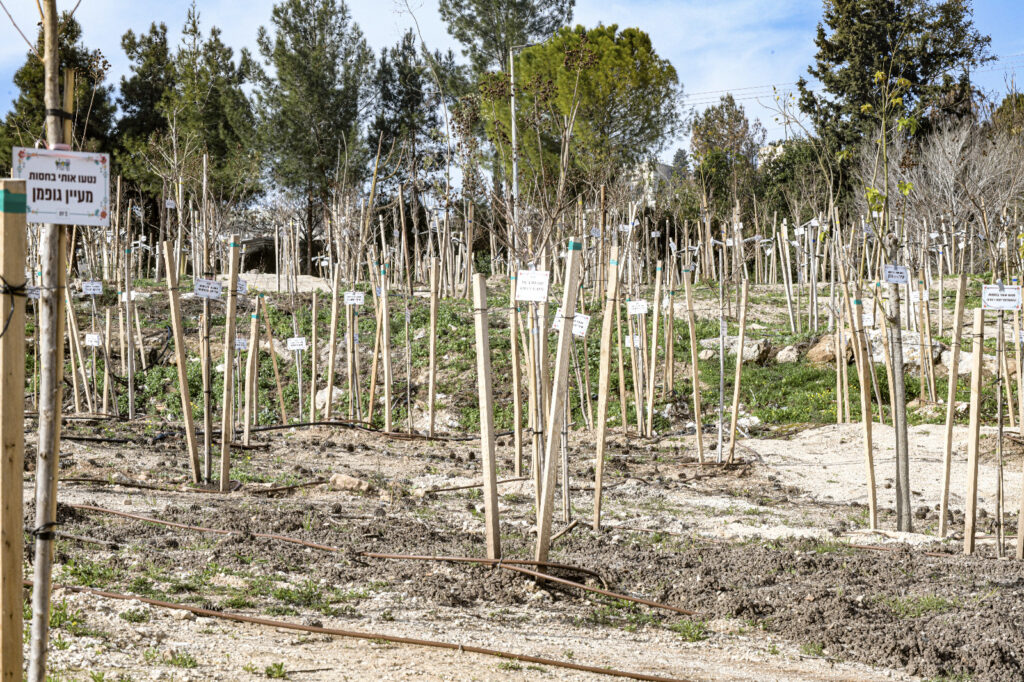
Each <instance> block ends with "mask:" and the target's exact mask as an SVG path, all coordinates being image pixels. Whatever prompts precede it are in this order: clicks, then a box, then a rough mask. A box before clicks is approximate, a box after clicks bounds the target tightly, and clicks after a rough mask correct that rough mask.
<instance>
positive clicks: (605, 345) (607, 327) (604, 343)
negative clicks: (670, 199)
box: [593, 188, 619, 530]
mask: <svg viewBox="0 0 1024 682" xmlns="http://www.w3.org/2000/svg"><path fill="white" fill-rule="evenodd" d="M602 189H603V188H602ZM607 273H608V283H607V285H606V286H605V291H606V292H607V297H606V298H605V302H604V317H603V318H602V319H601V358H600V360H599V363H600V367H599V369H598V385H597V434H596V436H595V439H596V442H597V464H596V466H595V468H594V472H595V473H594V521H593V526H594V530H601V489H602V486H603V483H604V451H605V435H606V433H607V429H608V398H609V397H610V393H611V386H609V383H610V380H611V370H612V352H613V348H612V343H613V342H614V339H613V338H612V325H613V324H614V317H615V308H616V306H617V305H618V299H619V247H618V246H612V247H611V256H610V257H609V259H608V269H607Z"/></svg>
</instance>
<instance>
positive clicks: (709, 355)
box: [697, 349, 718, 360]
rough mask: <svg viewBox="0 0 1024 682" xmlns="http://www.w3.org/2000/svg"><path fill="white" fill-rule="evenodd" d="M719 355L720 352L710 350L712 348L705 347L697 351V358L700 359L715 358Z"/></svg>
mask: <svg viewBox="0 0 1024 682" xmlns="http://www.w3.org/2000/svg"><path fill="white" fill-rule="evenodd" d="M717 355H718V353H716V352H715V351H713V350H710V349H705V350H702V351H701V352H699V353H697V359H698V360H714V359H715V357H716V356H717Z"/></svg>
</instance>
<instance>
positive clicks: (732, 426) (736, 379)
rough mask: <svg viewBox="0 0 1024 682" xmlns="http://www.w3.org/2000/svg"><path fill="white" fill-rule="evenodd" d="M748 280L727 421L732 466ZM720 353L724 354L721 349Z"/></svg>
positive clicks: (741, 304) (743, 300) (743, 294)
mask: <svg viewBox="0 0 1024 682" xmlns="http://www.w3.org/2000/svg"><path fill="white" fill-rule="evenodd" d="M749 286H750V280H748V279H746V278H744V280H743V289H742V291H741V292H740V335H739V343H738V345H737V346H736V374H735V376H734V378H733V385H732V418H731V419H730V421H729V460H728V461H729V464H732V462H733V459H734V457H735V455H736V421H737V419H739V416H740V379H741V378H742V377H743V338H744V337H745V336H746V333H747V292H748V289H749ZM720 352H722V353H724V352H725V349H724V348H722V349H721V350H720Z"/></svg>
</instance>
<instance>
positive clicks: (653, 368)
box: [647, 261, 662, 436]
mask: <svg viewBox="0 0 1024 682" xmlns="http://www.w3.org/2000/svg"><path fill="white" fill-rule="evenodd" d="M656 267H657V269H656V270H655V275H654V301H652V303H653V305H654V317H653V319H652V320H651V361H650V363H649V364H648V367H647V435H648V436H651V435H654V383H655V381H654V380H655V377H656V375H657V372H658V315H659V313H660V312H661V271H662V262H661V261H658V264H657V266H656Z"/></svg>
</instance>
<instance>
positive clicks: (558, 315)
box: [551, 306, 562, 332]
mask: <svg viewBox="0 0 1024 682" xmlns="http://www.w3.org/2000/svg"><path fill="white" fill-rule="evenodd" d="M561 328H562V306H558V309H557V310H555V321H554V322H552V323H551V331H554V332H557V331H558V330H559V329H561Z"/></svg>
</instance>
